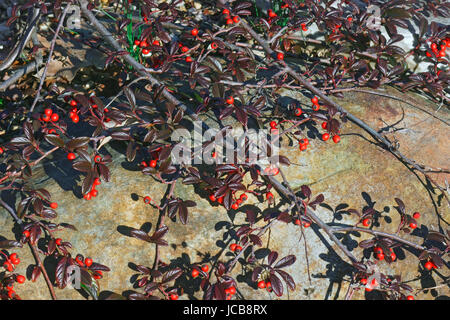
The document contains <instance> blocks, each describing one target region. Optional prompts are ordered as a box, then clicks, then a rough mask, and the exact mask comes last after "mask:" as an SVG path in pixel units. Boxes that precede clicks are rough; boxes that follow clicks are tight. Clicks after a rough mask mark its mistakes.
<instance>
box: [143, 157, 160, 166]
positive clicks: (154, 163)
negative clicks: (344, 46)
mask: <svg viewBox="0 0 450 320" xmlns="http://www.w3.org/2000/svg"><path fill="white" fill-rule="evenodd" d="M157 165H158V159H153V160H150V161H149V162H148V163H147V162H145V161H142V162H141V167H143V168H146V167H150V168H156V166H157Z"/></svg>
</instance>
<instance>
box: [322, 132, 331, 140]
mask: <svg viewBox="0 0 450 320" xmlns="http://www.w3.org/2000/svg"><path fill="white" fill-rule="evenodd" d="M328 139H330V135H329V134H328V133H324V134H323V135H322V140H323V141H327V140H328Z"/></svg>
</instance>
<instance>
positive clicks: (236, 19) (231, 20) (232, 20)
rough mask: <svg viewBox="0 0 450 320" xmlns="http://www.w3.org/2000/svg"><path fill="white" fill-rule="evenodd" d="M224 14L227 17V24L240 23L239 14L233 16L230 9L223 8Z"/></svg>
mask: <svg viewBox="0 0 450 320" xmlns="http://www.w3.org/2000/svg"><path fill="white" fill-rule="evenodd" d="M222 14H223V15H224V17H225V20H226V24H228V25H231V24H233V23H238V22H239V21H240V20H241V19H240V18H239V16H234V17H232V16H231V15H230V10H228V9H223V11H222Z"/></svg>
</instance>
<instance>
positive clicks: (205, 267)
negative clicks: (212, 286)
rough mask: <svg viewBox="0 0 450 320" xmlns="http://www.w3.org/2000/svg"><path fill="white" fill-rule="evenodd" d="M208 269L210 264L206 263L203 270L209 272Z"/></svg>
mask: <svg viewBox="0 0 450 320" xmlns="http://www.w3.org/2000/svg"><path fill="white" fill-rule="evenodd" d="M208 270H209V266H208V265H207V264H205V265H204V266H203V267H202V271H203V272H208Z"/></svg>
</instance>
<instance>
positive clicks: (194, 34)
mask: <svg viewBox="0 0 450 320" xmlns="http://www.w3.org/2000/svg"><path fill="white" fill-rule="evenodd" d="M191 34H192V35H193V36H194V37H195V36H196V35H198V29H192V30H191Z"/></svg>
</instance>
